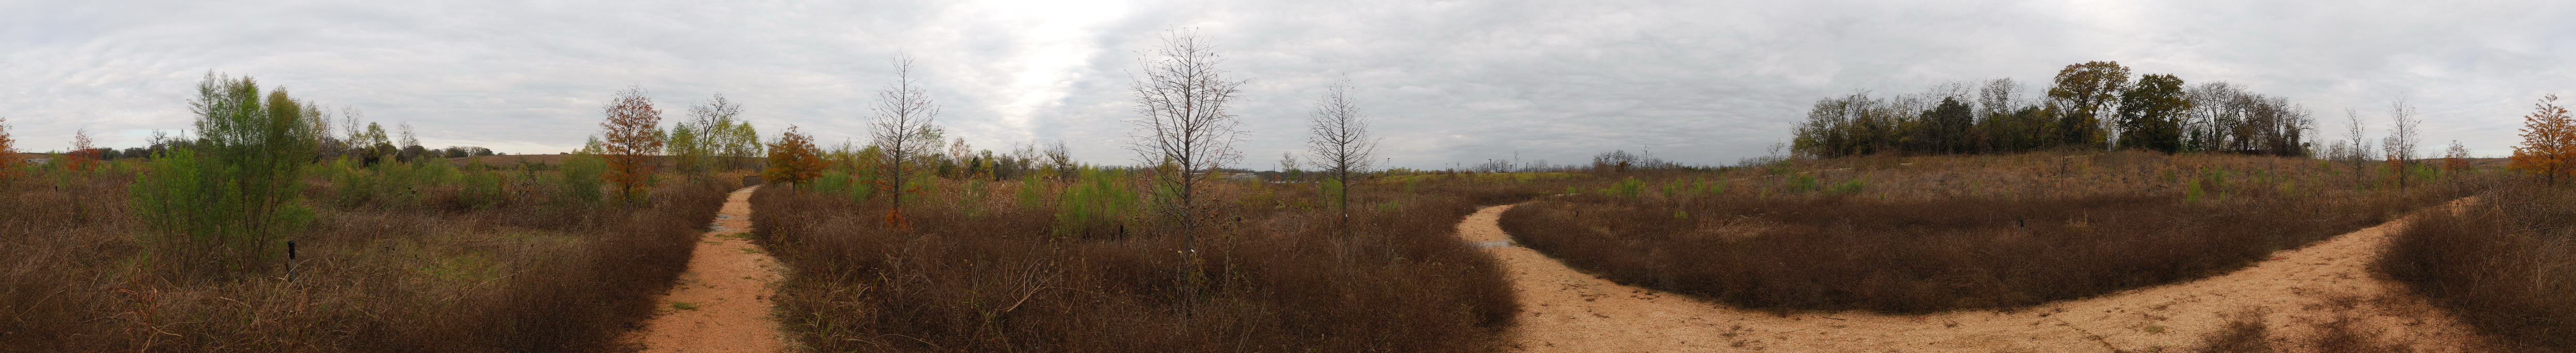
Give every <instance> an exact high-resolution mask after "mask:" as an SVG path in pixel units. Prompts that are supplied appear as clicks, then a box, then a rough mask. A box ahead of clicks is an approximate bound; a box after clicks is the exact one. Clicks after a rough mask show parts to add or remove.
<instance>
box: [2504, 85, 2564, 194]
mask: <svg viewBox="0 0 2576 353" xmlns="http://www.w3.org/2000/svg"><path fill="white" fill-rule="evenodd" d="M2533 107H2534V110H2533V111H2532V113H2531V115H2525V116H2523V117H2522V145H2521V146H2514V147H2513V164H2512V167H2513V169H2514V170H2519V171H2523V172H2525V173H2532V174H2537V175H2539V176H2540V178H2541V179H2542V180H2547V181H2548V182H2549V183H2551V184H2556V183H2558V176H2559V175H2561V174H2569V173H2570V172H2576V165H2569V163H2576V119H2571V118H2569V117H2568V115H2567V108H2564V107H2559V106H2558V95H2556V94H2551V95H2549V96H2547V97H2544V98H2541V99H2540V103H2538V104H2533Z"/></svg>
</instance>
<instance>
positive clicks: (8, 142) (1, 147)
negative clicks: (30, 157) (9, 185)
mask: <svg viewBox="0 0 2576 353" xmlns="http://www.w3.org/2000/svg"><path fill="white" fill-rule="evenodd" d="M17 172H18V140H15V139H10V138H9V118H0V178H8V177H13V176H17V175H15V174H14V173H17Z"/></svg>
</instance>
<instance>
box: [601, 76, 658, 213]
mask: <svg viewBox="0 0 2576 353" xmlns="http://www.w3.org/2000/svg"><path fill="white" fill-rule="evenodd" d="M605 112H606V113H607V114H608V121H604V122H600V123H599V127H600V129H603V130H606V131H605V132H606V134H607V135H608V136H605V140H603V141H601V144H600V147H602V148H603V149H605V150H604V151H601V153H600V156H601V157H606V158H607V159H608V175H607V176H608V181H609V182H611V183H616V184H617V195H618V197H620V198H624V199H626V200H630V201H632V200H635V195H634V193H635V192H636V191H637V190H645V189H648V188H651V187H652V186H653V185H652V183H653V169H654V168H655V167H659V166H661V163H660V162H657V161H654V160H653V159H652V158H653V154H654V153H658V152H661V151H662V131H661V129H659V126H661V124H662V110H660V109H654V108H653V99H652V98H648V97H645V96H644V89H643V88H633V87H630V88H627V89H626V90H624V91H618V92H617V96H616V97H615V98H611V99H610V100H609V101H608V106H607V107H606V109H605Z"/></svg>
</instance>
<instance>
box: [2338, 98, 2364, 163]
mask: <svg viewBox="0 0 2576 353" xmlns="http://www.w3.org/2000/svg"><path fill="white" fill-rule="evenodd" d="M2343 116H2344V135H2343V136H2344V139H2345V140H2346V141H2352V143H2351V144H2349V145H2346V146H2345V147H2346V149H2345V150H2344V155H2342V156H2336V157H2337V159H2342V160H2343V161H2344V163H2345V164H2350V165H2351V166H2352V177H2353V180H2356V181H2358V180H2364V179H2363V178H2365V177H2364V176H2363V175H2362V173H2363V172H2367V171H2369V170H2368V169H2367V168H2369V164H2368V163H2366V162H2367V161H2369V160H2370V140H2369V138H2367V137H2363V132H2364V131H2362V127H2361V112H2359V111H2354V110H2352V108H2344V110H2343Z"/></svg>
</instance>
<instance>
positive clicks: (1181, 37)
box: [1128, 31, 1244, 248]
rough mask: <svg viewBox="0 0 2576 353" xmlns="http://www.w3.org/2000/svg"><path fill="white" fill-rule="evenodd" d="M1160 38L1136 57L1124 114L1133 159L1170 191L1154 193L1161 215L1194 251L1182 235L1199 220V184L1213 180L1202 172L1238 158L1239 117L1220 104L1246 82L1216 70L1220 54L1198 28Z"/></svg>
mask: <svg viewBox="0 0 2576 353" xmlns="http://www.w3.org/2000/svg"><path fill="white" fill-rule="evenodd" d="M1162 39H1163V44H1162V45H1160V46H1156V47H1155V48H1154V49H1153V50H1150V51H1147V52H1145V53H1144V57H1143V58H1140V59H1139V60H1138V61H1140V64H1142V65H1143V66H1144V71H1143V72H1142V73H1141V75H1140V76H1137V77H1135V78H1134V80H1135V83H1134V88H1133V89H1134V91H1135V95H1136V96H1135V98H1136V113H1137V117H1136V118H1132V119H1128V122H1129V123H1132V124H1135V125H1136V127H1135V130H1134V131H1132V132H1130V133H1129V135H1128V148H1129V149H1130V150H1134V151H1135V152H1136V154H1137V159H1138V162H1142V163H1145V164H1147V165H1153V166H1157V167H1159V168H1161V169H1162V170H1159V171H1158V172H1157V173H1156V178H1155V179H1157V180H1156V182H1157V183H1160V184H1163V185H1164V186H1166V187H1168V190H1171V192H1169V193H1167V195H1158V196H1161V197H1162V198H1163V200H1162V201H1164V204H1166V205H1167V206H1168V207H1167V209H1166V210H1165V211H1166V212H1165V213H1166V214H1167V215H1168V216H1170V217H1173V219H1172V220H1173V221H1176V222H1178V224H1177V225H1179V226H1180V230H1181V233H1182V234H1183V236H1184V237H1187V238H1185V239H1184V243H1186V244H1189V245H1186V246H1189V247H1193V248H1195V246H1196V244H1195V243H1192V242H1191V241H1192V240H1190V239H1188V238H1195V237H1196V235H1195V234H1191V232H1194V231H1196V230H1197V229H1196V227H1197V225H1198V224H1197V223H1198V220H1197V217H1196V215H1195V213H1196V212H1197V210H1198V209H1197V208H1196V203H1195V201H1196V199H1197V196H1198V195H1197V194H1198V192H1199V186H1200V185H1201V184H1203V183H1205V182H1206V181H1207V180H1209V178H1211V177H1212V174H1211V173H1208V172H1213V171H1215V170H1216V169H1217V168H1218V167H1222V166H1225V165H1229V164H1233V163H1235V162H1237V161H1240V160H1241V159H1243V153H1242V152H1240V151H1236V150H1235V149H1234V144H1235V143H1236V142H1241V141H1242V138H1241V134H1242V131H1240V130H1237V127H1238V126H1239V125H1241V124H1242V119H1241V118H1240V117H1237V116H1235V115H1234V114H1231V113H1228V112H1226V109H1225V108H1226V106H1225V105H1226V103H1227V102H1228V101H1231V100H1233V99H1234V97H1235V96H1236V95H1237V94H1239V93H1240V90H1239V89H1238V87H1239V86H1241V85H1243V83H1244V81H1242V80H1229V79H1227V78H1226V77H1225V73H1226V72H1225V71H1224V70H1220V69H1217V67H1216V65H1217V64H1218V63H1220V62H1223V61H1224V59H1223V58H1222V57H1219V56H1218V55H1217V54H1216V51H1215V49H1216V48H1215V46H1214V45H1213V44H1210V43H1208V41H1207V40H1206V39H1204V38H1200V37H1199V36H1198V35H1197V33H1195V32H1188V31H1173V32H1169V33H1165V34H1164V35H1163V38H1162ZM1203 171H1205V172H1203Z"/></svg>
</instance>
